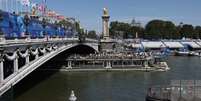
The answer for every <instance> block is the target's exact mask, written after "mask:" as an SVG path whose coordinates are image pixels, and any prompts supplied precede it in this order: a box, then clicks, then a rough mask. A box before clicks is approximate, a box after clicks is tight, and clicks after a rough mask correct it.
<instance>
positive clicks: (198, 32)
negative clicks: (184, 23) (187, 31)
mask: <svg viewBox="0 0 201 101" xmlns="http://www.w3.org/2000/svg"><path fill="white" fill-rule="evenodd" d="M195 34H196V38H201V26H196V27H195Z"/></svg>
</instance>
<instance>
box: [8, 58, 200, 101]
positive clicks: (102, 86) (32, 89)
mask: <svg viewBox="0 0 201 101" xmlns="http://www.w3.org/2000/svg"><path fill="white" fill-rule="evenodd" d="M166 61H167V62H168V65H169V67H170V68H171V70H170V71H168V72H74V73H72V72H71V73H70V72H54V73H52V72H49V71H36V72H34V73H32V74H31V75H29V76H28V77H27V78H25V79H24V80H23V81H21V82H20V83H19V84H18V85H17V86H16V87H14V88H13V90H12V91H13V92H14V101H68V97H69V95H70V91H71V90H74V91H75V94H76V96H77V98H78V99H77V101H144V99H145V95H146V91H147V88H148V87H151V86H153V85H164V84H169V83H170V81H171V80H200V79H201V58H199V57H169V58H167V60H166Z"/></svg>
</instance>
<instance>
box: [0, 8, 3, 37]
mask: <svg viewBox="0 0 201 101" xmlns="http://www.w3.org/2000/svg"><path fill="white" fill-rule="evenodd" d="M2 21H3V12H2V11H1V10H0V23H1V22H2ZM3 38H4V35H3V32H2V30H1V28H0V41H2V40H3Z"/></svg>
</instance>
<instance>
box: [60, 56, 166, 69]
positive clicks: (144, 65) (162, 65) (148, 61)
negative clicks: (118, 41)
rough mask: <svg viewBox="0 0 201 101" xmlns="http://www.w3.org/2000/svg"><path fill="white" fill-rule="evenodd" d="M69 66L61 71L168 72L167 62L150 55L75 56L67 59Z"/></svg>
mask: <svg viewBox="0 0 201 101" xmlns="http://www.w3.org/2000/svg"><path fill="white" fill-rule="evenodd" d="M66 62H67V66H66V67H65V68H62V69H61V71H70V72H75V71H167V70H169V67H168V65H167V63H166V62H164V61H161V59H159V58H155V57H154V56H152V55H151V54H150V53H143V54H138V53H109V54H108V53H107V54H90V55H89V56H80V55H74V56H71V57H69V58H68V59H66Z"/></svg>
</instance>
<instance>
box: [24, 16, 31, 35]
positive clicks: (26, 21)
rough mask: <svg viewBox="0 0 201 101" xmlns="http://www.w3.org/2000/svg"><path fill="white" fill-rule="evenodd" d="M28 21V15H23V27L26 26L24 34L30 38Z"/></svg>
mask: <svg viewBox="0 0 201 101" xmlns="http://www.w3.org/2000/svg"><path fill="white" fill-rule="evenodd" d="M29 23H30V19H29V16H28V15H25V16H24V24H25V27H26V31H25V35H26V37H27V38H30V35H29V32H28V25H29Z"/></svg>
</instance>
